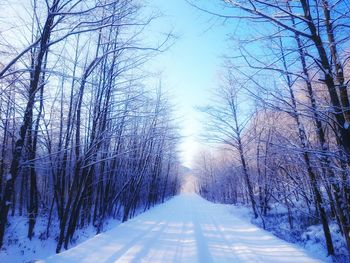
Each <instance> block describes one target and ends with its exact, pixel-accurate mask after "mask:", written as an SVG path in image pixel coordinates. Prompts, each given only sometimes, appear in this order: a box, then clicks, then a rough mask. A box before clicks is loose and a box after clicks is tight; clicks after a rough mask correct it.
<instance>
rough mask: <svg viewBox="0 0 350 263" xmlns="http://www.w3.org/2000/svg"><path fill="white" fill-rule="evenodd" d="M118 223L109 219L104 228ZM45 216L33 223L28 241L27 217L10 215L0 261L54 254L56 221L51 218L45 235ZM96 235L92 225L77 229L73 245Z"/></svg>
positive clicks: (16, 262)
mask: <svg viewBox="0 0 350 263" xmlns="http://www.w3.org/2000/svg"><path fill="white" fill-rule="evenodd" d="M119 224H120V221H118V220H110V221H109V222H108V223H106V224H105V226H104V230H109V229H112V228H115V227H116V226H117V225H119ZM46 227H47V218H45V217H39V218H38V219H37V222H36V225H35V236H34V237H33V239H32V240H31V241H30V240H29V239H28V238H27V231H28V218H27V217H24V216H14V217H10V226H9V228H8V229H7V230H6V234H5V239H4V241H5V244H4V247H3V248H2V249H1V250H0V263H22V262H30V261H32V260H34V259H42V258H47V257H49V256H51V255H54V254H55V250H56V245H57V241H56V240H55V237H56V236H57V235H58V223H57V221H56V220H53V222H52V224H51V227H50V235H49V237H47V236H46ZM95 235H96V229H95V228H94V227H92V226H90V227H88V228H85V229H79V230H77V231H76V234H75V237H74V244H73V246H74V245H76V244H79V243H82V242H84V241H86V240H88V239H89V238H91V237H93V236H95Z"/></svg>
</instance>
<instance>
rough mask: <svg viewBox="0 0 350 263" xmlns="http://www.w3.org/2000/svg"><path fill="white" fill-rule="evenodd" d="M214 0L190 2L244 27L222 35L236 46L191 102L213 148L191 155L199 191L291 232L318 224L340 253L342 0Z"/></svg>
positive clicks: (347, 223) (343, 243)
mask: <svg viewBox="0 0 350 263" xmlns="http://www.w3.org/2000/svg"><path fill="white" fill-rule="evenodd" d="M221 2H222V5H223V11H222V13H218V12H216V13H215V12H213V11H211V10H210V9H207V8H206V7H205V6H203V5H202V6H201V5H200V3H199V2H198V1H197V2H195V1H194V3H193V5H195V6H196V7H197V8H199V9H201V10H202V11H204V12H206V13H208V14H210V15H213V16H216V17H219V18H221V19H224V20H227V21H231V22H232V21H236V22H237V23H240V24H239V25H240V26H241V27H242V28H245V29H246V30H247V29H249V30H250V31H251V32H252V33H251V34H250V35H249V36H246V35H245V36H243V37H245V38H243V37H242V35H240V34H239V32H237V33H236V34H233V35H232V36H231V42H232V45H234V48H235V49H236V50H238V51H237V52H236V53H235V54H236V55H232V54H231V53H230V52H228V54H227V57H226V59H225V62H224V66H223V70H222V74H221V81H220V82H221V83H220V85H219V87H218V88H216V89H215V91H213V99H212V102H211V103H209V105H207V106H203V107H200V110H201V111H202V112H203V113H204V114H205V116H206V117H205V118H207V119H209V120H210V121H208V122H207V123H206V132H205V133H204V134H203V138H204V140H206V141H211V142H212V143H214V144H216V145H217V147H216V148H217V149H216V150H215V151H208V150H203V152H202V153H201V154H200V156H198V157H197V161H196V173H197V176H198V177H199V178H200V183H199V191H200V193H201V194H202V195H204V196H205V197H207V198H208V199H210V200H214V201H217V202H226V203H232V202H233V203H246V204H249V205H250V207H251V211H252V213H253V215H254V217H255V218H259V220H258V221H259V223H260V224H261V226H263V227H264V228H266V229H268V230H273V229H274V228H275V230H276V225H277V228H278V227H280V226H281V224H280V225H279V223H277V222H280V223H283V224H284V228H283V229H277V234H279V235H281V236H283V235H284V234H283V232H288V235H289V236H291V235H292V236H293V235H294V240H295V239H297V238H300V235H301V233H303V231H305V229H306V228H308V227H309V226H311V225H322V230H323V237H322V239H323V240H324V241H325V242H324V243H325V244H324V245H325V246H326V248H327V251H328V254H329V255H335V254H338V255H342V256H348V255H349V251H350V235H349V234H350V184H349V183H350V177H349V172H350V170H349V168H350V167H349V165H350V159H349V157H350V155H349V154H350V125H349V124H350V105H349V94H348V89H349V85H350V60H349V58H350V45H349V43H350V42H349V40H350V37H349V36H350V34H349V33H350V32H349V29H350V28H349V25H350V17H349V12H350V3H349V1H326V0H320V1H319V0H316V1H304V0H300V1H260V0H256V1H255V0H253V1H235V0H232V1H231V0H230V1H221ZM238 31H239V30H238ZM339 233H340V234H339ZM338 235H341V240H338V239H337V236H338ZM292 240H293V239H292ZM339 242H340V244H339ZM343 262H345V261H343Z"/></svg>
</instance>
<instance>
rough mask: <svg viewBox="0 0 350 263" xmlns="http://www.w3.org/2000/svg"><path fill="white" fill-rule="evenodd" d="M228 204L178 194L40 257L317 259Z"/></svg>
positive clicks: (93, 262)
mask: <svg viewBox="0 0 350 263" xmlns="http://www.w3.org/2000/svg"><path fill="white" fill-rule="evenodd" d="M231 210H232V209H229V208H228V206H225V205H219V204H213V203H210V202H208V201H206V200H204V199H202V198H201V197H199V196H197V195H195V194H192V195H190V194H187V195H180V196H177V197H175V198H173V199H171V200H170V201H168V202H166V203H164V204H162V205H159V206H157V207H155V208H153V209H151V210H150V211H148V212H146V213H144V214H142V215H140V216H138V217H135V218H134V219H131V220H129V221H128V222H126V223H124V224H121V225H119V226H118V227H116V228H114V229H113V230H111V231H108V232H106V233H103V234H100V235H97V236H95V237H94V238H92V239H89V240H88V241H86V242H84V243H82V244H80V245H78V246H76V247H74V248H72V249H70V250H68V251H65V252H63V253H61V254H58V255H55V256H52V257H49V258H48V259H46V260H45V261H43V262H55V263H57V262H62V263H63V262H65V263H68V262H74V263H77V262H85V263H88V262H89V263H107V262H108V263H112V262H149V263H158V262H166V263H168V262H184V263H191V262H200V263H206V262H220V263H224V262H230V263H235V262H252V263H253V262H254V263H258V262H266V263H272V262H278V263H283V262H293V263H295V262H298V263H300V262H322V261H320V260H317V259H314V258H312V257H310V255H308V254H307V252H306V251H305V250H302V249H301V248H298V247H296V246H294V245H292V244H289V243H286V242H284V241H282V240H280V239H278V238H276V237H274V236H273V235H272V234H270V233H268V232H265V231H263V230H261V229H259V228H257V227H256V226H254V225H252V224H250V223H248V222H245V221H243V220H242V219H239V218H238V217H237V216H235V215H234V213H233V214H232V211H231ZM229 211H231V213H230V212H229Z"/></svg>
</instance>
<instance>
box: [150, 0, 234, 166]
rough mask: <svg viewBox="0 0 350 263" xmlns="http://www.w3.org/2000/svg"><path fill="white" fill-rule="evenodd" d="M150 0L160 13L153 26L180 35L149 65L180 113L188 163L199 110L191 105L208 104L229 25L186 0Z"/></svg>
mask: <svg viewBox="0 0 350 263" xmlns="http://www.w3.org/2000/svg"><path fill="white" fill-rule="evenodd" d="M150 3H151V5H153V6H154V7H155V8H157V9H158V10H160V11H161V12H162V13H163V16H162V17H161V18H160V19H159V20H158V21H157V22H156V23H155V24H154V27H155V28H154V30H155V31H160V32H167V31H169V30H173V31H174V33H175V34H176V35H177V36H178V37H179V38H178V39H177V41H176V43H175V44H174V46H172V47H171V48H170V50H168V51H167V52H165V53H163V54H161V55H159V56H158V57H157V58H156V59H155V60H154V61H153V63H152V67H153V68H154V70H155V71H161V72H162V83H163V84H164V86H166V88H167V89H169V90H170V93H171V94H172V95H173V100H174V101H173V103H175V104H176V105H177V107H176V109H177V111H178V115H179V116H182V119H183V121H181V122H180V124H181V130H182V135H183V136H185V138H184V140H183V143H182V145H181V147H180V150H181V152H182V154H181V156H182V158H183V162H184V164H185V165H187V166H191V163H192V160H193V157H195V155H196V152H197V150H198V147H199V143H198V138H197V137H198V136H199V134H200V132H201V123H200V119H201V117H200V113H198V112H197V110H196V109H195V108H194V107H195V106H200V105H205V104H207V103H208V98H209V94H210V92H209V90H210V89H213V88H214V87H215V86H216V85H218V72H219V71H220V65H221V63H222V59H221V58H220V57H221V56H222V55H223V54H224V53H225V51H226V50H227V45H228V43H227V41H226V40H227V35H228V33H230V31H231V28H230V26H228V25H222V23H221V22H219V21H217V20H216V19H215V18H213V17H211V16H209V15H208V14H205V13H203V12H201V11H199V10H198V9H196V8H194V7H192V6H190V5H189V4H188V3H186V1H185V0H151V1H150ZM213 8H216V7H213ZM202 120H203V119H202Z"/></svg>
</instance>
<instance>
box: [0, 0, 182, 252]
mask: <svg viewBox="0 0 350 263" xmlns="http://www.w3.org/2000/svg"><path fill="white" fill-rule="evenodd" d="M5 2H6V1H5ZM6 4H12V5H9V7H8V8H7V9H5V10H7V14H8V18H7V20H6V19H2V21H1V28H2V30H1V41H0V42H1V44H0V56H1V63H0V89H1V91H0V92H1V97H0V119H1V121H0V123H1V125H0V139H1V144H0V148H1V150H0V152H1V158H0V197H1V198H0V247H2V246H3V245H4V243H5V242H6V240H4V236H5V233H6V229H7V227H8V225H9V224H10V223H11V218H14V219H15V218H16V216H25V217H27V218H28V232H27V233H28V234H27V236H28V238H29V239H32V237H33V236H34V235H35V225H36V220H37V217H38V215H40V217H45V218H46V221H47V223H46V224H47V227H46V228H47V230H46V232H45V233H36V234H40V235H41V238H42V239H45V238H48V237H49V236H50V235H57V238H56V240H57V247H56V252H57V253H58V252H60V251H61V250H62V248H65V249H67V248H68V246H69V244H70V241H71V240H72V238H73V237H74V233H75V231H76V230H77V229H80V228H84V227H85V226H88V225H93V226H94V227H95V228H96V232H97V233H99V232H100V231H102V230H103V227H104V222H105V221H106V220H107V219H109V218H118V219H120V220H121V221H126V220H128V219H129V218H130V217H132V216H133V215H134V214H135V212H139V211H140V210H142V209H148V208H150V207H151V206H153V205H154V204H156V203H159V202H161V201H164V200H165V199H166V198H168V197H169V196H172V195H174V194H175V193H177V189H178V186H179V183H178V178H177V175H178V168H179V161H178V156H177V150H176V145H177V142H178V140H179V135H178V128H177V123H176V122H175V121H174V119H173V116H172V112H171V111H172V105H171V103H170V101H169V100H168V95H167V94H166V92H165V91H164V90H163V89H162V84H161V82H160V81H159V80H158V79H157V77H156V76H152V75H151V74H150V73H149V72H147V71H146V70H145V69H144V67H143V65H145V64H146V63H147V62H148V61H149V60H150V59H151V58H152V57H153V56H155V55H156V54H157V53H159V52H163V51H164V50H166V49H167V47H168V45H169V41H171V36H170V35H166V36H163V39H161V40H159V42H156V43H146V42H145V41H143V39H144V34H146V33H147V32H146V31H147V26H148V25H149V24H150V23H151V22H152V21H153V20H154V19H155V18H156V15H155V14H147V13H146V12H143V11H142V10H143V6H142V5H141V4H140V3H139V1H108V0H106V1H99V0H96V1H95V0H92V1H82V0H52V1H36V0H35V1H30V0H28V1H24V0H23V1H19V2H16V1H12V2H9V3H6ZM1 5H3V7H4V8H5V3H1ZM14 10H15V11H14ZM53 222H59V223H58V224H59V231H58V233H51V232H50V226H51V224H52V223H53Z"/></svg>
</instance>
